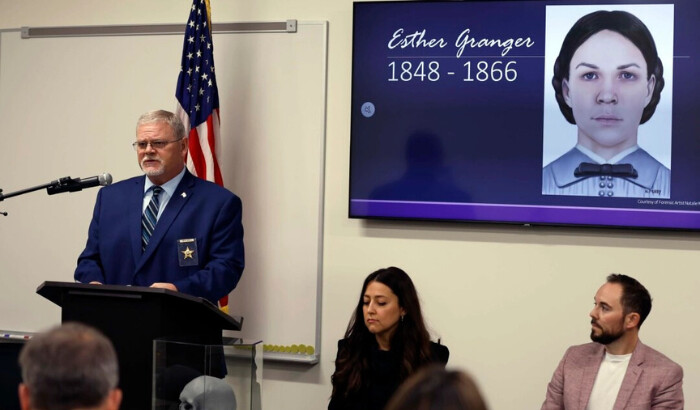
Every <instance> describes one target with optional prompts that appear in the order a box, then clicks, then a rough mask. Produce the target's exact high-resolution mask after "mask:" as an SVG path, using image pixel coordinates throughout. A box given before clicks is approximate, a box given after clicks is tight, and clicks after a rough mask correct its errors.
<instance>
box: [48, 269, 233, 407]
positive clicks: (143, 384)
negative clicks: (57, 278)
mask: <svg viewBox="0 0 700 410" xmlns="http://www.w3.org/2000/svg"><path fill="white" fill-rule="evenodd" d="M37 293H38V294H40V295H41V296H43V297H45V298H46V299H48V300H50V301H52V302H54V303H55V304H57V305H58V306H60V307H61V321H62V322H68V321H76V322H82V323H85V324H87V325H90V326H93V327H95V328H97V329H99V330H100V331H101V332H102V333H104V334H105V336H107V337H108V338H109V339H110V340H111V341H112V343H113V344H114V348H115V350H116V351H117V356H118V358H119V385H120V387H121V389H122V390H123V392H124V399H123V401H122V405H121V408H123V409H133V410H142V409H143V410H146V409H150V408H152V389H153V385H154V382H153V380H152V373H153V351H154V347H153V346H154V344H153V341H154V340H155V339H163V338H167V339H177V340H188V341H191V342H192V343H200V344H208V345H213V344H221V341H222V339H221V331H222V330H223V329H229V330H240V329H241V325H242V323H243V318H242V317H231V316H229V315H227V314H225V313H224V312H222V311H221V310H219V309H218V308H217V307H216V306H215V305H214V304H212V303H211V302H209V301H208V300H206V299H202V298H197V297H194V296H190V295H186V294H184V293H179V292H174V291H171V290H167V289H155V288H146V287H137V286H117V285H88V284H83V283H69V282H44V283H42V284H41V285H40V286H39V287H38V288H37Z"/></svg>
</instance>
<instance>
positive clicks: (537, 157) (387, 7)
mask: <svg viewBox="0 0 700 410" xmlns="http://www.w3.org/2000/svg"><path fill="white" fill-rule="evenodd" d="M353 8H354V10H353V45H352V47H353V66H352V102H351V107H352V111H351V144H350V194H349V216H350V217H351V218H387V219H418V220H450V221H467V222H495V223H509V224H542V225H578V226H604V227H633V228H654V229H684V230H697V229H700V184H697V183H696V182H695V181H696V180H697V179H698V178H699V177H700V161H697V160H696V158H698V155H699V154H700V139H698V138H697V135H700V118H699V117H700V116H698V115H697V114H696V113H697V112H700V99H698V98H696V96H697V95H699V94H698V91H700V90H699V89H700V84H699V83H698V82H697V81H696V79H697V78H700V65H698V64H696V63H694V61H693V60H694V58H697V56H698V55H700V25H698V24H697V21H700V20H699V19H700V2H696V1H691V0H660V1H635V2H630V1H619V0H618V1H596V0H588V1H568V0H566V1H541V0H520V1H498V0H497V1H470V0H467V1H461V2H451V1H444V2H441V1H394V2H392V1H390V2H356V3H354V5H353Z"/></svg>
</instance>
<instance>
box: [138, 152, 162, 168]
mask: <svg viewBox="0 0 700 410" xmlns="http://www.w3.org/2000/svg"><path fill="white" fill-rule="evenodd" d="M146 161H158V163H160V164H162V163H163V160H161V159H160V158H158V157H152V156H148V155H146V156H144V157H143V158H142V159H141V166H143V165H144V163H145V162H146Z"/></svg>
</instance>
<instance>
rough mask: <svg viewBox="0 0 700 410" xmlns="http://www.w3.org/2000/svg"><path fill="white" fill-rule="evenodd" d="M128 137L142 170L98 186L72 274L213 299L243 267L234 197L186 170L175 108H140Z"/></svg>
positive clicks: (182, 135) (228, 287)
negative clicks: (132, 134)
mask: <svg viewBox="0 0 700 410" xmlns="http://www.w3.org/2000/svg"><path fill="white" fill-rule="evenodd" d="M132 145H133V147H134V150H135V151H136V154H137V159H138V162H139V165H140V167H141V169H142V170H143V172H144V174H145V175H144V176H138V177H134V178H130V179H127V180H124V181H120V182H118V183H116V184H113V185H110V186H107V187H104V189H101V190H100V191H99V193H98V194H97V201H96V204H95V210H94V213H93V216H92V221H91V222H90V228H89V230H88V239H87V244H86V246H85V250H83V252H82V253H81V254H80V256H79V258H78V266H77V268H76V270H75V279H76V280H77V281H79V282H82V283H95V284H110V285H134V286H150V287H156V288H165V289H170V290H175V291H179V292H184V293H187V294H190V295H193V296H198V297H202V298H206V299H208V300H210V301H211V302H212V303H214V304H216V302H217V301H218V300H219V299H220V298H222V297H223V296H226V295H228V294H229V293H230V292H231V290H233V288H235V287H236V284H237V283H238V280H239V279H240V277H241V273H242V272H243V266H244V253H243V226H242V224H241V200H240V199H239V198H238V197H237V196H236V195H235V194H233V193H232V192H230V191H228V190H227V189H225V188H223V187H220V186H218V185H216V184H214V183H211V182H208V181H205V180H202V179H199V178H197V177H195V176H194V175H192V174H191V173H190V172H189V171H188V170H187V168H186V167H185V159H186V157H187V148H188V138H187V135H186V131H185V127H184V126H183V124H182V122H181V121H180V119H179V118H178V117H177V116H176V115H175V114H173V113H171V112H168V111H163V110H159V111H152V112H147V113H145V114H143V115H142V116H141V117H140V118H139V120H138V122H137V124H136V141H135V142H134V143H133V144H132Z"/></svg>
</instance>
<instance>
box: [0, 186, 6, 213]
mask: <svg viewBox="0 0 700 410" xmlns="http://www.w3.org/2000/svg"><path fill="white" fill-rule="evenodd" d="M3 198H4V196H3V195H2V188H0V201H2V200H3ZM0 215H2V216H7V212H3V211H0Z"/></svg>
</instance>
